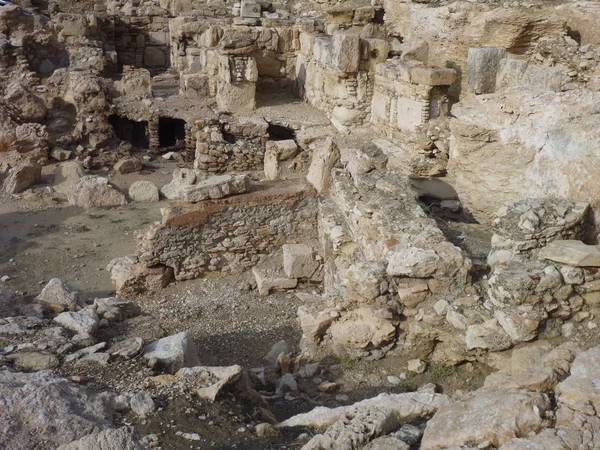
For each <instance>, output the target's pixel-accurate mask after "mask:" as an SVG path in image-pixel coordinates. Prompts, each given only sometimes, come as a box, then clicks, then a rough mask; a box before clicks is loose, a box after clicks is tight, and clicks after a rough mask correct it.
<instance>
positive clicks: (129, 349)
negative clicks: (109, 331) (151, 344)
mask: <svg viewBox="0 0 600 450" xmlns="http://www.w3.org/2000/svg"><path fill="white" fill-rule="evenodd" d="M143 345H144V340H143V339H142V338H139V337H134V338H129V339H125V340H123V341H119V342H117V343H115V344H113V345H111V347H110V349H109V351H108V352H109V353H110V354H111V355H113V356H122V357H123V358H132V357H134V356H136V355H137V354H139V353H140V351H141V350H142V347H143Z"/></svg>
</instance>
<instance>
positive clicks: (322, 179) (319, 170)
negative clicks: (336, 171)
mask: <svg viewBox="0 0 600 450" xmlns="http://www.w3.org/2000/svg"><path fill="white" fill-rule="evenodd" d="M339 158H340V151H339V149H338V148H337V146H336V145H335V144H334V142H333V139H331V138H327V139H326V140H325V142H324V143H322V144H321V145H319V146H318V147H317V148H315V149H314V150H313V155H312V160H311V163H310V167H309V169H308V174H307V175H306V179H307V180H308V182H309V183H310V184H312V185H313V186H314V187H315V189H316V190H317V192H319V193H326V192H327V191H328V190H329V186H330V185H331V181H332V178H331V170H332V169H333V167H334V166H335V165H336V164H337V163H338V161H339Z"/></svg>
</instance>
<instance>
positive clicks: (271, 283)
mask: <svg viewBox="0 0 600 450" xmlns="http://www.w3.org/2000/svg"><path fill="white" fill-rule="evenodd" d="M252 273H253V274H254V278H255V279H256V287H257V289H258V293H259V294H260V295H269V293H270V292H271V291H272V290H274V289H275V290H281V289H293V288H295V287H296V285H297V284H298V280H297V279H295V278H288V277H287V276H286V274H285V273H284V271H283V269H282V268H281V267H276V268H275V267H268V266H265V265H261V266H256V267H253V268H252Z"/></svg>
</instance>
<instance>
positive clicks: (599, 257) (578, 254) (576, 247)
mask: <svg viewBox="0 0 600 450" xmlns="http://www.w3.org/2000/svg"><path fill="white" fill-rule="evenodd" d="M538 258H539V259H548V260H550V261H554V262H558V263H562V264H568V265H569V266H575V267H600V249H598V247H597V246H595V245H587V244H584V243H583V242H581V241H575V240H564V241H553V242H550V243H549V244H548V245H546V246H545V247H544V248H542V249H541V250H540V253H539V255H538Z"/></svg>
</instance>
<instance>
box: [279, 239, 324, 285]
mask: <svg viewBox="0 0 600 450" xmlns="http://www.w3.org/2000/svg"><path fill="white" fill-rule="evenodd" d="M282 249H283V270H284V272H285V274H286V275H287V276H288V277H289V278H310V277H311V276H312V274H313V273H315V270H317V269H318V267H319V262H318V261H317V260H316V259H315V254H314V251H313V249H312V248H311V247H310V246H309V245H306V244H284V245H283V247H282Z"/></svg>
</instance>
